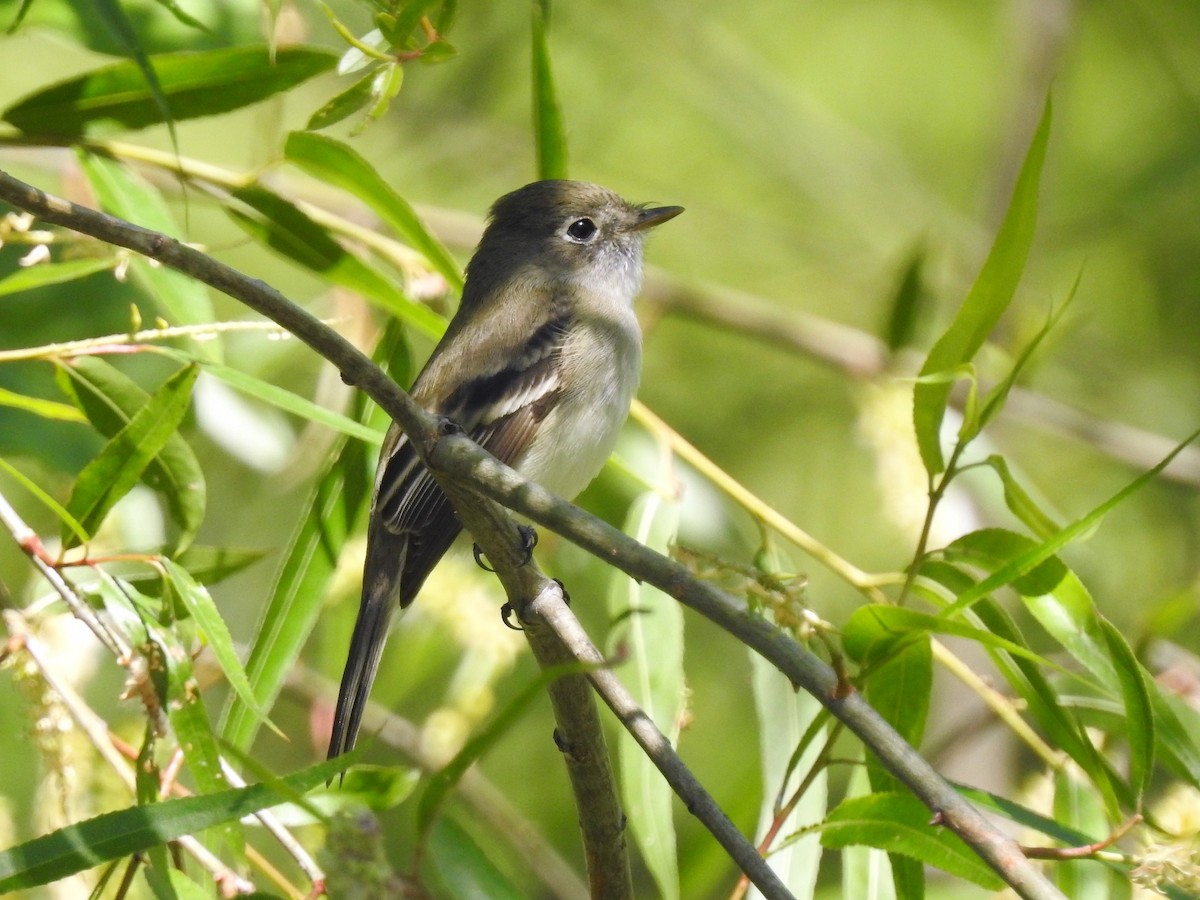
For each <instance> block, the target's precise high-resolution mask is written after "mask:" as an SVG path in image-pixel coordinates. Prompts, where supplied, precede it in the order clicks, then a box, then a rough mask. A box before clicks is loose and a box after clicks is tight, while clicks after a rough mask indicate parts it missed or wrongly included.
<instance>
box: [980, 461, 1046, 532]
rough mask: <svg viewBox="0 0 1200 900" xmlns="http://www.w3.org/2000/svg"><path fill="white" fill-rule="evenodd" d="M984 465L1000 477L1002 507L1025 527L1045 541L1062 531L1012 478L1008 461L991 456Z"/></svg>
mask: <svg viewBox="0 0 1200 900" xmlns="http://www.w3.org/2000/svg"><path fill="white" fill-rule="evenodd" d="M985 464H986V465H988V466H990V467H991V468H992V470H993V471H994V472H995V473H996V474H997V475H999V476H1000V483H1001V484H1002V485H1003V486H1004V505H1005V506H1007V507H1008V511H1009V512H1011V513H1012V514H1013V515H1014V516H1016V517H1017V518H1018V519H1020V520H1021V522H1022V523H1023V524H1024V525H1025V527H1027V528H1028V529H1029V530H1030V531H1032V532H1033V533H1034V534H1035V535H1037V536H1038V537H1039V538H1041V539H1042V540H1046V539H1047V538H1050V537H1051V536H1053V535H1054V534H1057V533H1058V532H1059V531H1061V530H1062V526H1061V525H1059V524H1058V523H1057V522H1055V521H1054V519H1053V518H1051V517H1050V516H1049V514H1047V513H1045V512H1043V510H1042V508H1041V507H1040V506H1038V504H1037V503H1036V502H1035V501H1034V499H1033V498H1032V497H1031V496H1030V495H1029V492H1028V491H1026V490H1025V488H1023V487H1021V485H1020V483H1019V482H1018V481H1017V479H1016V478H1015V477H1014V476H1013V473H1012V470H1011V469H1009V467H1008V461H1007V460H1006V459H1005V458H1004V457H1003V456H999V455H997V454H993V455H991V456H989V457H988V458H987V460H986V461H985Z"/></svg>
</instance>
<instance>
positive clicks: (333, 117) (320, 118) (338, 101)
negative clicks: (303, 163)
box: [304, 69, 377, 131]
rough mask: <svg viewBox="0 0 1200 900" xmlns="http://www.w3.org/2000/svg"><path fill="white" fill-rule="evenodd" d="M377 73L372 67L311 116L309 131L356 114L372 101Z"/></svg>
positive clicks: (326, 126)
mask: <svg viewBox="0 0 1200 900" xmlns="http://www.w3.org/2000/svg"><path fill="white" fill-rule="evenodd" d="M376 74H377V73H376V71H375V69H370V70H368V71H367V74H365V75H364V76H363V77H362V78H360V79H358V81H356V82H354V83H353V84H352V85H350V87H348V88H346V89H345V90H344V91H342V92H341V93H339V94H335V95H334V96H333V98H332V99H330V100H329V101H328V102H327V103H326V104H325V105H324V106H322V107H321V108H320V109H318V110H317V111H316V112H314V113H313V114H312V115H311V116H309V118H308V124H306V125H305V126H304V127H305V128H306V129H308V130H309V131H319V130H320V129H322V128H328V127H329V126H330V125H336V124H337V123H338V122H340V121H342V120H343V119H346V118H349V117H350V116H352V115H354V114H355V113H356V112H358V111H359V110H360V109H362V108H363V107H364V106H366V105H367V104H368V103H370V102H371V95H372V93H373V92H374V90H373V86H374V84H375V76H376Z"/></svg>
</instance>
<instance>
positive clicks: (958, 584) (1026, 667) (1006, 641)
mask: <svg viewBox="0 0 1200 900" xmlns="http://www.w3.org/2000/svg"><path fill="white" fill-rule="evenodd" d="M921 574H922V575H923V576H925V577H927V578H933V579H934V580H936V581H938V582H939V583H941V584H944V585H946V586H947V587H948V588H950V590H951V591H954V592H956V593H961V592H962V591H964V590H966V588H967V587H968V586H973V585H974V584H975V582H976V579H974V578H972V577H971V576H970V575H968V574H967V573H966V572H963V571H961V570H960V569H958V568H956V567H954V566H951V565H947V564H946V563H937V562H925V563H923V564H922V566H921ZM971 612H972V614H973V615H974V616H976V617H977V618H978V620H979V621H980V622H981V623H982V624H983V625H984V626H985V627H986V628H987V629H988V631H989V632H990V633H991V634H992V635H994V636H995V639H996V642H990V641H989V642H981V643H983V645H984V647H985V648H986V649H987V650H988V653H989V654H990V655H991V657H992V661H993V662H994V663H995V665H996V668H997V669H998V670H999V671H1000V673H1001V674H1002V675H1003V677H1004V679H1005V680H1006V681H1007V682H1008V684H1009V686H1010V687H1011V688H1012V689H1013V691H1015V692H1016V694H1017V696H1019V697H1020V698H1021V699H1022V700H1023V701H1024V702H1025V708H1026V712H1027V715H1028V716H1029V717H1030V718H1031V719H1032V720H1033V722H1034V724H1035V725H1037V727H1039V728H1040V729H1041V730H1042V732H1043V733H1044V734H1046V735H1047V736H1048V737H1049V739H1050V742H1051V744H1053V745H1054V746H1056V747H1059V748H1061V749H1062V750H1063V751H1065V752H1066V753H1067V754H1068V755H1069V756H1070V757H1071V758H1072V759H1074V760H1075V761H1076V762H1077V763H1079V765H1080V767H1082V768H1083V770H1084V771H1085V772H1087V773H1088V774H1089V775H1091V776H1092V777H1093V778H1095V777H1097V775H1098V776H1099V779H1100V784H1101V785H1102V788H1101V789H1102V790H1105V791H1106V793H1107V796H1108V797H1109V798H1110V799H1111V801H1112V804H1113V806H1114V807H1115V806H1116V798H1115V795H1114V793H1113V791H1112V789H1111V787H1108V781H1109V779H1108V777H1107V774H1106V770H1105V768H1104V766H1103V765H1102V764H1101V762H1100V760H1101V757H1100V754H1099V753H1098V752H1097V750H1096V749H1095V747H1093V746H1092V743H1091V741H1090V740H1088V737H1087V734H1086V732H1085V731H1084V729H1083V726H1082V724H1080V723H1079V721H1078V719H1077V718H1076V717H1075V716H1074V715H1073V714H1072V713H1071V712H1069V711H1068V710H1066V709H1064V708H1063V706H1062V704H1061V703H1060V702H1059V698H1058V692H1057V691H1056V690H1055V689H1054V687H1053V686H1052V685H1051V684H1050V682H1049V681H1048V680H1047V679H1046V676H1045V675H1044V674H1043V673H1042V668H1041V667H1042V666H1046V667H1049V663H1046V662H1039V661H1040V660H1042V657H1039V656H1038V655H1037V654H1034V653H1032V652H1029V651H1027V652H1025V653H1012V652H1009V650H1008V649H1007V648H1008V647H1009V646H1017V647H1022V648H1026V647H1028V645H1029V642H1028V641H1027V640H1026V638H1025V636H1024V635H1023V634H1021V631H1020V629H1019V628H1017V625H1016V623H1015V622H1013V620H1012V618H1011V616H1009V614H1008V613H1007V612H1006V611H1005V610H1004V608H1003V607H1002V606H1000V604H998V603H996V602H995V601H994V600H992V599H991V598H988V597H985V598H983V599H982V600H980V601H979V602H978V603H976V604H975V606H974V607H973V608H972V611H971Z"/></svg>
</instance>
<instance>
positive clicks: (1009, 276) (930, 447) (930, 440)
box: [913, 98, 1051, 476]
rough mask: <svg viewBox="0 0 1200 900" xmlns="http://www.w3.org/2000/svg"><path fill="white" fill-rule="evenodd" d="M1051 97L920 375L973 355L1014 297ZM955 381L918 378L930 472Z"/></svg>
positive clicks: (918, 421) (935, 467) (919, 419)
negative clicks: (970, 280) (989, 238)
mask: <svg viewBox="0 0 1200 900" xmlns="http://www.w3.org/2000/svg"><path fill="white" fill-rule="evenodd" d="M1050 119H1051V114H1050V100H1049V98H1047V100H1046V107H1045V110H1044V112H1043V113H1042V120H1041V123H1040V124H1039V125H1038V129H1037V132H1036V133H1035V134H1034V136H1033V141H1032V143H1031V144H1030V146H1029V152H1028V153H1027V154H1026V156H1025V162H1024V164H1023V165H1022V166H1021V172H1020V175H1018V177H1017V184H1016V187H1015V188H1014V189H1013V197H1012V202H1011V203H1010V204H1009V207H1008V212H1007V213H1006V214H1005V216H1004V221H1003V223H1002V224H1001V225H1000V230H999V232H998V233H997V234H996V240H995V243H993V244H992V249H991V251H990V252H989V253H988V257H987V259H986V260H985V261H984V264H983V268H982V269H981V270H980V272H979V277H978V278H977V279H976V280H975V284H974V285H973V286H972V287H971V290H970V292H969V293H968V294H967V297H966V299H965V300H964V301H963V304H962V306H961V307H960V308H959V310H958V313H957V315H956V316H955V317H954V321H953V322H952V323H951V324H950V327H949V328H948V329H947V330H946V332H945V333H944V334H943V335H942V336H941V338H939V339H938V341H937V343H935V344H934V345H933V349H932V350H930V351H929V356H928V357H927V358H926V360H925V363H924V365H923V366H921V372H920V374H921V375H930V374H933V373H935V372H944V371H946V370H948V369H953V368H955V367H956V366H960V365H962V364H963V363H965V362H967V361H968V360H970V359H972V358H973V357H974V356H975V354H976V353H977V352H978V351H979V348H980V347H982V346H983V342H984V340H986V339H987V336H988V334H990V333H991V331H992V329H993V328H994V327H995V326H996V322H997V321H999V319H1000V316H1001V314H1002V313H1003V312H1004V310H1005V309H1006V308H1007V307H1008V304H1009V303H1010V302H1011V301H1012V298H1013V295H1014V294H1015V293H1016V289H1017V284H1018V283H1019V282H1020V280H1021V274H1022V272H1023V271H1024V268H1025V260H1026V257H1027V256H1028V255H1029V248H1030V246H1031V245H1032V243H1033V232H1034V228H1035V226H1036V224H1037V199H1038V197H1037V195H1038V186H1039V183H1040V181H1041V175H1042V164H1043V163H1044V162H1045V159H1046V144H1047V142H1048V141H1049V138H1050ZM950 389H951V385H950V384H930V383H918V384H917V386H916V388H915V389H914V393H913V425H914V426H915V428H916V433H917V444H918V446H919V447H920V450H921V460H922V461H923V462H924V463H925V469H926V471H928V472H929V474H930V475H931V476H932V475H937V474H938V473H940V472H941V471H942V470H943V469H944V468H945V461H944V460H943V458H942V447H941V426H942V419H943V417H944V416H945V414H946V402H947V400H949V398H950Z"/></svg>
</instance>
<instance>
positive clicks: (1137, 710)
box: [1100, 618, 1200, 809]
mask: <svg viewBox="0 0 1200 900" xmlns="http://www.w3.org/2000/svg"><path fill="white" fill-rule="evenodd" d="M1100 628H1101V631H1102V633H1103V634H1104V638H1105V641H1106V642H1107V644H1108V652H1109V654H1110V655H1111V656H1112V661H1113V665H1114V667H1115V669H1116V673H1117V680H1118V681H1119V682H1120V685H1121V697H1122V700H1124V703H1125V717H1126V721H1127V725H1126V728H1125V738H1126V740H1128V741H1129V781H1130V783H1131V784H1132V785H1133V791H1134V797H1135V802H1136V804H1137V808H1138V809H1141V804H1142V798H1143V797H1145V795H1146V791H1147V790H1148V789H1149V788H1150V779H1151V777H1152V776H1153V775H1154V742H1155V727H1154V711H1153V709H1152V707H1151V700H1150V677H1149V675H1148V674H1147V673H1146V670H1145V669H1144V668H1142V664H1141V663H1140V662H1138V659H1137V657H1136V656H1134V654H1133V650H1132V649H1131V648H1130V646H1129V644H1128V643H1126V641H1125V637H1124V635H1122V634H1121V632H1120V630H1119V629H1118V628H1117V626H1115V625H1114V624H1113V623H1112V622H1110V621H1108V620H1107V619H1104V618H1101V619H1100ZM1198 737H1200V736H1198Z"/></svg>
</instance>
